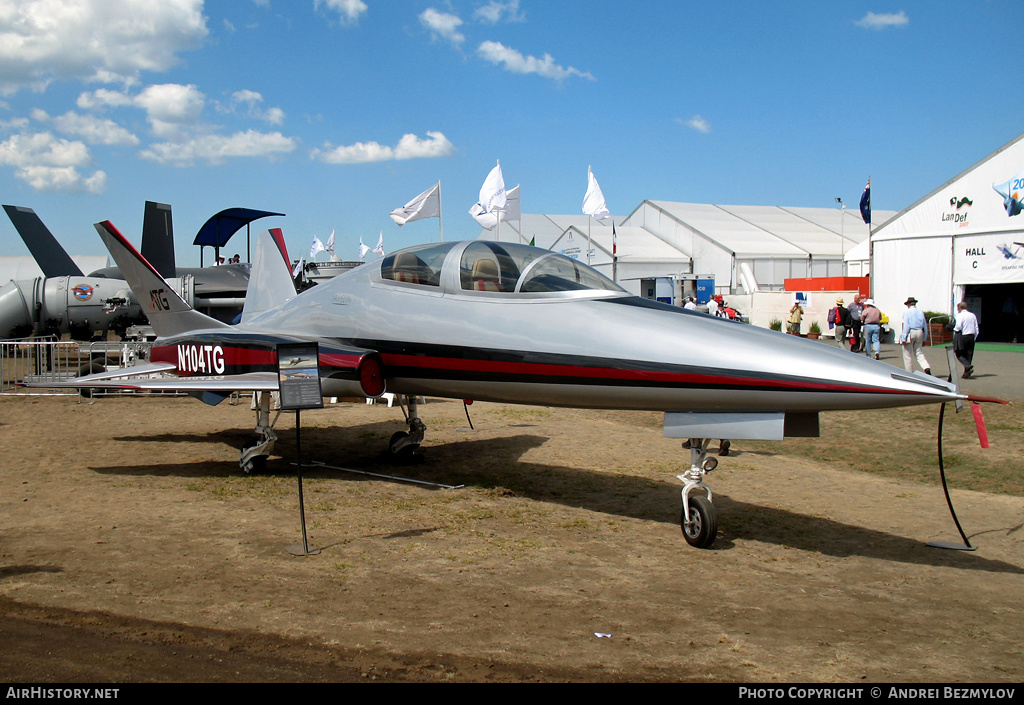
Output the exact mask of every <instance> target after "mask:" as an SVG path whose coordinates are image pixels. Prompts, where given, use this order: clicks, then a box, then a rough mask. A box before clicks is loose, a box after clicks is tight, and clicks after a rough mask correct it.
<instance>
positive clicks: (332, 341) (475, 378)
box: [67, 222, 969, 547]
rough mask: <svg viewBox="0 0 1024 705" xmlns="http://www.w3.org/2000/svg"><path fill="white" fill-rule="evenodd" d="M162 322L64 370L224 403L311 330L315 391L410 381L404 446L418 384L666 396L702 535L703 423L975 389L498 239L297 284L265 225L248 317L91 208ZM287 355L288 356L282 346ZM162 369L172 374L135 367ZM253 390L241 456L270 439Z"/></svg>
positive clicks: (417, 432)
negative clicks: (208, 308)
mask: <svg viewBox="0 0 1024 705" xmlns="http://www.w3.org/2000/svg"><path fill="white" fill-rule="evenodd" d="M96 228H97V230H98V232H99V233H100V236H101V237H102V238H103V240H104V242H105V243H106V245H107V248H108V249H109V250H110V253H111V255H112V256H113V258H114V260H115V261H116V262H117V264H118V266H119V267H120V270H121V272H122V274H123V275H124V276H125V278H126V279H127V281H128V282H129V284H130V285H131V287H132V289H133V290H134V292H135V295H136V297H137V298H138V300H139V301H141V302H144V306H143V308H144V311H145V313H146V314H147V315H148V316H149V319H150V322H151V324H152V325H153V327H154V329H155V331H156V333H157V334H158V336H159V337H158V339H157V341H156V342H155V343H154V347H153V349H152V353H151V360H150V363H148V364H147V365H143V366H141V367H138V368H129V369H127V370H123V371H121V372H119V373H101V374H97V375H89V376H86V377H82V378H78V379H76V380H73V381H72V382H71V383H68V385H67V386H77V387H82V388H88V387H94V388H96V387H120V388H137V389H153V388H159V389H178V390H186V391H189V392H191V393H193V394H194V395H195V396H201V397H202V398H203V399H204V401H206V402H208V403H217V402H218V401H220V400H221V399H223V398H226V397H227V396H228V395H229V394H230V393H231V392H233V391H241V390H255V391H260V392H269V391H277V390H278V389H279V383H278V375H277V372H276V370H277V369H278V360H277V346H279V345H286V344H292V343H316V344H317V345H318V350H319V374H320V383H321V388H322V394H323V396H353V395H357V396H365V397H368V398H369V397H376V396H379V395H381V394H382V393H384V392H385V391H389V392H393V393H396V394H400V395H406V396H407V398H408V401H409V404H408V406H409V413H408V423H409V431H408V433H405V432H401V433H397V434H395V436H394V437H392V439H391V443H390V450H391V452H392V453H394V454H396V455H397V454H405V453H410V452H412V451H413V450H415V449H416V448H417V447H418V446H419V444H420V443H421V442H422V441H423V438H424V433H425V430H426V427H425V425H424V423H423V421H422V420H421V419H420V416H419V413H418V409H417V406H416V403H415V397H416V396H433V397H446V398H452V399H464V400H480V401H491V402H502V403H519V404H536V405H545V406H562V407H580V408H597V409H638V410H652V411H662V412H665V431H664V432H665V436H667V437H673V438H684V439H688V445H689V447H690V456H691V457H690V468H689V469H688V470H686V471H684V472H683V473H682V474H680V475H679V476H678V477H679V479H680V480H681V481H682V482H683V490H682V504H683V512H682V519H681V525H682V529H683V534H684V536H685V538H686V540H687V542H688V543H690V544H691V545H694V546H698V547H708V546H710V545H711V544H712V542H713V541H714V539H715V536H716V534H717V516H716V512H715V509H714V506H713V504H712V502H711V498H712V495H711V490H710V489H709V488H708V487H707V485H706V484H705V483H704V481H703V480H704V475H705V474H706V473H707V472H710V471H711V470H713V469H714V467H715V466H716V465H717V460H716V459H715V458H711V457H708V453H707V451H708V443H709V439H714V438H723V439H725V438H728V439H767V440H781V439H782V438H783V437H784V436H792V435H803V436H816V435H817V434H818V412H821V411H828V410H838V409H875V408H882V407H894V406H906V405H916V404H930V403H936V402H946V401H955V400H963V399H968V398H969V397H967V396H965V395H962V394H960V393H959V391H958V390H957V388H956V387H955V386H954V385H953V384H951V383H947V382H944V381H941V380H939V379H937V378H935V377H931V376H927V375H924V374H923V373H919V372H918V373H913V374H910V373H905V372H903V371H902V370H899V369H895V368H893V367H891V366H889V365H886V364H884V363H880V362H876V361H874V360H870V359H867V358H865V357H862V356H859V355H854V354H852V353H848V352H846V351H843V350H839V349H837V348H834V347H831V346H827V345H823V344H820V343H817V342H813V341H808V340H805V339H801V338H798V337H795V336H791V335H783V334H780V333H775V332H773V331H769V330H765V329H761V328H755V327H753V326H749V325H742V324H738V323H734V322H731V321H728V320H725V319H721V318H716V317H712V316H708V315H706V314H701V313H697V312H691V311H688V310H685V309H682V308H676V307H673V306H668V305H664V304H661V303H657V302H652V301H649V300H646V299H642V298H638V297H636V296H633V295H631V294H629V293H628V292H626V291H624V290H623V289H621V288H620V287H619V286H618V285H616V284H615V283H613V282H612V281H610V280H608V279H607V278H605V277H604V276H602V275H601V274H599V273H598V272H596V271H595V270H593V269H591V268H589V267H587V266H585V265H583V264H581V263H579V262H577V261H574V260H572V259H569V258H567V257H564V256H562V255H560V254H557V253H554V252H550V251H547V250H542V249H538V248H533V247H527V246H523V245H514V244H508V243H500V242H486V241H470V242H445V243H437V244H432V245H424V246H419V247H413V248H409V249H404V250H401V251H398V252H395V253H394V254H391V255H389V256H387V257H384V258H383V259H381V260H379V261H376V262H371V263H367V264H364V265H362V266H360V267H357V268H356V269H353V270H351V271H349V272H346V273H344V274H341V275H339V276H337V277H335V278H333V279H331V280H330V281H328V282H326V283H324V284H321V285H320V286H317V287H314V288H313V289H310V290H308V291H304V292H303V293H301V294H298V295H296V293H295V289H294V286H293V284H292V280H291V276H290V272H289V271H288V263H287V262H286V261H285V259H284V257H283V256H282V250H281V248H280V246H279V245H278V243H276V242H275V241H274V240H273V239H272V238H269V237H266V236H265V235H264V236H261V237H260V239H259V240H258V242H257V247H256V252H255V256H254V263H253V272H252V279H251V282H250V286H249V290H248V294H247V298H246V303H245V309H244V312H243V316H242V320H241V323H240V324H238V325H235V326H230V325H227V324H224V323H221V322H219V321H216V320H214V319H212V318H209V317H207V316H205V315H203V314H201V313H199V312H197V311H194V310H192V309H191V308H190V307H189V306H188V305H187V304H186V303H185V302H184V301H183V300H182V299H181V298H180V297H179V296H177V294H175V293H174V291H173V290H172V289H171V287H169V286H168V285H167V284H166V283H165V282H164V281H163V279H161V278H160V276H159V275H158V274H157V272H156V270H155V269H154V268H153V267H152V266H150V265H149V263H148V262H146V260H145V259H144V258H143V257H142V256H141V255H140V254H139V253H138V252H137V251H136V250H135V249H134V248H133V247H132V246H131V245H130V244H129V243H128V242H127V241H126V240H125V238H124V237H123V236H122V235H121V234H120V233H119V232H118V231H117V230H116V229H115V228H114V226H113V225H112V224H111V223H110V222H103V223H99V224H97V225H96ZM284 359H287V358H284ZM156 372H162V373H165V374H167V375H170V377H168V378H166V379H145V380H143V379H138V378H137V377H135V376H136V375H140V374H143V373H144V374H152V373H156ZM269 397H270V395H269V394H262V395H261V401H260V405H259V409H258V412H257V414H258V425H257V428H256V431H257V434H258V438H257V443H256V444H255V445H253V446H251V447H249V448H246V449H243V451H242V459H241V463H242V466H243V468H245V469H246V470H247V471H248V470H250V469H252V468H253V467H259V466H260V465H261V464H262V463H263V462H264V461H265V459H266V457H267V455H268V454H269V453H270V449H271V447H272V444H273V441H274V439H275V435H274V432H273V430H272V429H271V427H270V426H271V424H270V422H269V418H270V399H269Z"/></svg>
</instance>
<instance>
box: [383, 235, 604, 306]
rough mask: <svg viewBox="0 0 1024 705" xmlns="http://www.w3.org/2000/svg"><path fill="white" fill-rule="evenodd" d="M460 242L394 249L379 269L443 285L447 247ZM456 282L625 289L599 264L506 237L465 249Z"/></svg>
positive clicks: (469, 287) (535, 290) (509, 288)
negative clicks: (596, 267) (600, 269)
mask: <svg viewBox="0 0 1024 705" xmlns="http://www.w3.org/2000/svg"><path fill="white" fill-rule="evenodd" d="M458 244H459V243H435V244H432V245H421V246H419V247H411V248H408V249H405V250H401V251H399V252H395V253H394V254H391V255H389V256H387V257H385V258H384V259H383V261H382V262H381V270H380V275H381V278H382V279H389V280H392V281H396V282H404V283H407V284H418V285H421V286H431V287H439V288H440V287H442V286H450V284H444V285H442V282H443V281H448V282H451V281H453V280H452V279H447V278H446V275H444V274H443V271H442V269H443V265H444V262H445V260H446V258H447V256H448V253H449V252H450V251H451V250H452V248H453V247H455V246H456V245H458ZM458 282H459V283H458V286H460V287H461V288H462V290H463V291H484V292H493V293H499V294H514V293H524V294H540V293H554V292H564V291H609V292H615V293H624V290H623V289H622V288H621V287H619V286H618V285H617V284H615V283H614V282H612V281H611V280H610V279H608V278H607V277H605V276H604V275H602V274H600V273H598V272H597V271H596V270H594V269H592V268H590V267H588V266H587V265H585V264H581V263H580V262H577V261H575V260H573V259H570V258H568V257H566V256H565V255H561V254H558V253H555V252H550V251H548V250H542V249H539V248H536V247H527V246H525V245H516V244H512V243H504V242H488V241H485V240H476V241H473V242H470V243H469V244H468V245H466V246H465V249H464V250H463V251H462V258H461V261H460V262H459V271H458Z"/></svg>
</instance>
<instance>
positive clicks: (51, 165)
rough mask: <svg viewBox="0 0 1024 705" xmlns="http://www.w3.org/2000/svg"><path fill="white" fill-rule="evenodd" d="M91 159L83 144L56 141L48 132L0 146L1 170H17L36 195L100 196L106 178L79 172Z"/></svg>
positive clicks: (26, 135)
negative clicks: (44, 193)
mask: <svg viewBox="0 0 1024 705" xmlns="http://www.w3.org/2000/svg"><path fill="white" fill-rule="evenodd" d="M91 163H92V157H91V156H90V154H89V148H88V147H86V146H85V144H84V143H82V142H78V141H69V140H65V139H60V138H57V137H54V136H53V134H51V133H49V132H37V133H22V134H18V135H13V136H11V137H10V138H9V139H7V140H6V141H4V142H2V143H0V166H11V167H14V175H15V177H17V178H18V179H21V180H22V181H24V182H25V183H27V184H28V185H29V186H31V187H32V188H34V189H36V190H37V191H68V192H82V191H85V192H88V193H101V192H102V191H103V189H104V188H105V187H106V183H107V175H106V174H105V173H104V172H102V171H96V172H94V173H93V174H92V175H91V176H83V175H82V173H81V172H80V171H79V168H81V167H85V166H89V165H90V164H91Z"/></svg>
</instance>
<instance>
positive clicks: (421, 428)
mask: <svg viewBox="0 0 1024 705" xmlns="http://www.w3.org/2000/svg"><path fill="white" fill-rule="evenodd" d="M405 399H406V400H407V401H408V403H409V410H408V412H406V415H405V420H406V421H407V422H408V424H409V432H408V433H406V432H405V431H398V432H396V433H395V434H394V435H393V436H391V441H390V442H389V443H388V450H389V451H390V452H391V455H392V456H393V457H395V458H402V459H408V458H411V457H412V455H413V453H415V452H416V451H417V450H418V449H419V447H420V443H422V442H423V436H424V434H425V433H426V432H427V426H426V424H424V423H423V421H422V420H421V419H420V416H419V411H418V405H417V403H416V397H414V396H409V397H405ZM402 408H403V410H404V409H405V406H404V405H403V406H402Z"/></svg>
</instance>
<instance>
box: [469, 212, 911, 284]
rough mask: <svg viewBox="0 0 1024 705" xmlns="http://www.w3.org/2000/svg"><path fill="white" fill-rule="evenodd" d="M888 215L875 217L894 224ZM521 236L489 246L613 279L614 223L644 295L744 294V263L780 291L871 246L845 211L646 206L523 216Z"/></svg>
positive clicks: (836, 268) (624, 268)
mask: <svg viewBox="0 0 1024 705" xmlns="http://www.w3.org/2000/svg"><path fill="white" fill-rule="evenodd" d="M891 215H893V213H892V212H891V211H889V212H876V213H875V216H876V217H888V216H891ZM522 218H523V219H522V223H521V230H519V229H516V228H515V225H517V224H509V225H505V224H503V225H502V232H501V233H500V234H496V233H495V232H494V231H487V230H484V231H482V232H481V233H480V237H481V238H483V239H488V240H493V239H495V238H496V237H497V238H498V239H501V240H505V241H515V242H522V243H527V244H528V243H529V242H531V240H532V241H534V242H535V244H536V245H537V246H538V247H544V248H546V249H552V250H555V251H559V252H563V253H564V254H568V255H569V256H570V257H579V258H580V259H581V260H583V261H587V247H588V245H587V235H588V233H589V237H590V250H591V252H592V255H593V256H592V257H591V258H590V264H591V265H593V266H594V267H596V268H597V269H599V270H601V271H602V272H604V273H605V274H607V275H609V276H611V273H612V271H611V270H612V265H611V262H612V256H611V252H612V246H611V232H612V228H611V223H612V222H613V221H614V223H615V226H616V232H617V233H618V255H619V257H618V266H617V276H616V278H617V279H618V280H619V283H620V284H622V285H623V286H625V287H626V288H627V289H630V290H634V289H636V290H638V287H639V284H638V283H633V284H630V282H631V281H633V282H635V281H636V280H639V279H640V278H655V277H664V276H672V275H675V274H699V275H712V276H713V277H714V279H715V289H716V291H717V292H718V293H721V294H731V293H734V292H735V291H737V290H738V289H739V288H740V269H741V267H742V266H743V265H744V264H746V265H748V266H749V267H750V269H751V271H753V273H754V278H755V279H756V280H757V282H758V284H759V285H760V286H761V288H763V289H771V290H777V291H778V290H782V288H783V285H784V280H785V279H788V278H803V277H823V276H841V275H843V274H845V270H844V265H843V256H844V254H845V252H846V251H848V250H849V249H850V248H852V247H854V246H855V245H856V244H857V243H860V242H863V241H866V240H867V237H868V226H867V225H865V224H864V222H863V221H862V220H861V217H860V213H859V211H856V210H847V211H846V212H844V211H843V210H842V209H840V208H781V207H778V206H719V205H710V204H698V203H676V202H669V201H644V202H643V203H641V204H640V205H639V206H638V207H637V208H636V209H635V210H634V211H633V212H632V213H630V215H628V216H626V217H625V218H623V217H619V216H617V217H613V218H610V219H606V220H602V221H597V220H593V219H590V218H588V217H587V216H585V215H530V214H523V216H522Z"/></svg>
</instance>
